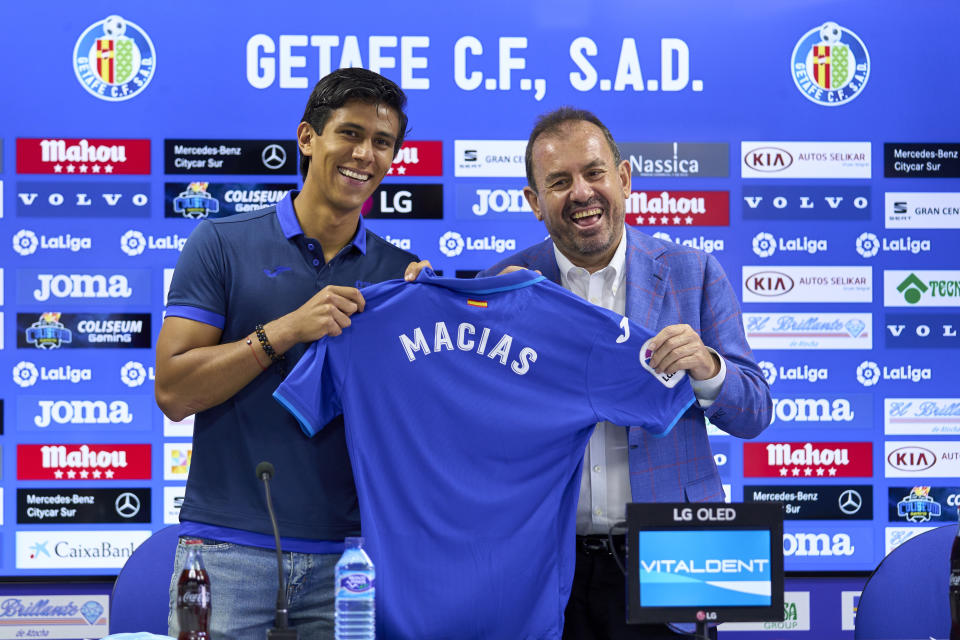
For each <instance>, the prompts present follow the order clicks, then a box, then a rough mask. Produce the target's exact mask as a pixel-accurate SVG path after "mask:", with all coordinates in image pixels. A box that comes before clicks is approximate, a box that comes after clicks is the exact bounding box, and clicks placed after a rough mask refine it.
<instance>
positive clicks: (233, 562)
mask: <svg viewBox="0 0 960 640" xmlns="http://www.w3.org/2000/svg"><path fill="white" fill-rule="evenodd" d="M201 554H202V556H203V565H204V567H205V568H206V570H207V574H208V575H209V576H210V599H211V612H210V613H211V615H210V636H211V638H212V640H247V639H249V640H264V638H266V633H267V630H268V629H271V628H272V627H273V625H274V619H275V613H276V604H277V552H276V551H275V550H273V549H261V548H259V547H246V546H242V545H238V544H232V543H229V542H215V541H211V540H204V544H203V545H202V547H201ZM186 555H187V553H186V545H184V543H183V540H182V539H181V540H180V543H179V544H178V545H177V555H176V560H175V561H174V572H173V577H172V578H171V580H170V617H169V619H168V622H167V625H168V627H169V635H171V636H173V637H174V638H176V637H177V634H178V633H179V632H180V629H179V625H178V624H177V580H178V579H179V577H180V571H181V570H182V568H183V563H184V560H185V559H186ZM337 560H339V556H337V555H334V554H313V553H297V552H292V553H288V552H284V554H283V573H284V580H285V581H286V582H287V600H288V605H287V606H288V610H289V612H290V613H289V620H290V626H291V627H294V628H296V629H297V631H298V632H299V635H300V637H301V638H310V639H311V640H313V639H314V638H318V639H321V640H333V582H334V568H335V567H336V564H337Z"/></svg>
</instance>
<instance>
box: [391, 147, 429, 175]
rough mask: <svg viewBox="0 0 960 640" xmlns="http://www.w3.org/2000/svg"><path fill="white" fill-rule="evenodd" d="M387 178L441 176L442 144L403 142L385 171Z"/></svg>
mask: <svg viewBox="0 0 960 640" xmlns="http://www.w3.org/2000/svg"><path fill="white" fill-rule="evenodd" d="M387 175H388V176H442V175H443V142H441V141H440V140H405V141H404V143H403V146H402V147H400V152H399V153H397V156H396V157H395V158H394V159H393V164H392V165H390V168H389V169H387Z"/></svg>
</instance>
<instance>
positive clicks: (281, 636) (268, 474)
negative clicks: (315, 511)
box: [256, 460, 298, 640]
mask: <svg viewBox="0 0 960 640" xmlns="http://www.w3.org/2000/svg"><path fill="white" fill-rule="evenodd" d="M274 472H275V469H274V468H273V465H272V464H270V463H269V462H267V461H266V460H264V461H263V462H261V463H260V464H258V465H257V469H256V474H257V478H259V479H260V480H263V486H264V491H265V493H266V496H267V511H268V512H269V513H270V524H271V525H272V526H273V538H274V541H275V542H276V546H277V615H276V618H275V619H274V625H273V629H270V630H268V631H267V640H298V636H297V630H296V629H291V628H289V626H288V625H287V589H286V587H285V586H284V584H283V552H282V551H281V550H280V528H279V527H278V526H277V515H276V514H275V513H274V511H273V500H271V499H270V479H271V478H272V477H273V474H274Z"/></svg>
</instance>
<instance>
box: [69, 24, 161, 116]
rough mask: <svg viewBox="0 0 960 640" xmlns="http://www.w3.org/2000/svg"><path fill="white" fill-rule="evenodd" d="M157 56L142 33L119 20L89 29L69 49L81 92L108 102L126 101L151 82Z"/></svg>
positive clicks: (151, 43)
mask: <svg viewBox="0 0 960 640" xmlns="http://www.w3.org/2000/svg"><path fill="white" fill-rule="evenodd" d="M156 64H157V55H156V51H154V49H153V42H151V41H150V38H149V37H148V36H147V34H146V32H145V31H144V30H143V29H141V28H140V27H138V26H137V25H136V24H134V23H132V22H130V21H129V20H124V19H123V18H121V17H120V16H107V17H106V18H105V19H103V20H101V21H100V22H95V23H93V24H92V25H90V26H89V27H88V28H87V30H86V31H84V32H83V34H81V36H80V38H79V39H78V40H77V45H76V47H74V49H73V69H74V71H75V72H76V74H77V79H78V80H79V81H80V84H82V85H83V88H84V89H86V90H87V91H89V92H90V93H92V94H93V95H95V96H96V97H98V98H100V99H101V100H109V101H111V102H119V101H121V100H129V99H130V98H132V97H134V96H135V95H137V94H138V93H140V92H141V91H143V90H144V89H145V88H146V86H147V85H148V84H150V80H152V79H153V74H154V70H155V69H156Z"/></svg>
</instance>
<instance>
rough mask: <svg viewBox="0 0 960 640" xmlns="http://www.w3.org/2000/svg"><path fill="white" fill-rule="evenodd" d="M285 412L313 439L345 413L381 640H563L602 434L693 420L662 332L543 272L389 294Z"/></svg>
mask: <svg viewBox="0 0 960 640" xmlns="http://www.w3.org/2000/svg"><path fill="white" fill-rule="evenodd" d="M363 295H364V298H365V299H366V309H365V310H364V311H363V312H362V313H358V314H355V315H353V316H352V317H351V320H352V324H351V326H350V327H348V328H347V329H346V330H344V332H343V334H342V335H341V336H338V337H334V338H324V339H323V340H320V341H318V342H316V343H314V344H313V345H311V346H310V348H309V349H308V350H307V353H306V354H305V355H304V356H303V358H302V359H301V360H300V362H299V364H298V365H297V366H296V367H295V368H294V369H293V371H291V373H290V375H289V377H288V378H287V379H286V381H285V382H284V383H283V384H281V385H280V387H279V388H278V389H277V391H276V392H275V393H274V396H275V397H276V398H277V399H278V400H279V401H280V402H281V403H282V404H283V405H284V406H285V407H287V409H288V410H290V411H291V413H293V414H294V415H295V416H296V418H297V419H298V420H299V421H300V424H301V426H302V428H303V430H304V431H305V432H306V433H307V434H308V435H313V434H315V433H316V432H317V431H318V430H319V429H322V428H323V426H324V425H325V424H327V422H329V420H330V419H331V418H332V417H333V416H335V415H337V414H339V413H341V412H342V413H343V415H344V420H345V423H346V435H347V446H348V449H349V451H350V458H351V461H352V463H353V472H354V476H355V479H356V483H357V493H358V496H359V500H360V518H361V523H362V528H363V535H364V537H365V539H366V545H365V546H366V548H367V553H368V554H369V555H370V557H371V559H372V560H373V562H374V565H375V566H376V590H377V636H378V637H381V638H390V639H392V640H394V639H402V638H410V639H416V640H430V639H437V640H439V639H450V638H457V639H458V640H465V639H476V640H498V639H503V640H520V639H523V638H531V639H533V638H536V639H540V638H559V637H560V635H561V631H562V628H563V611H564V607H565V606H566V603H567V599H568V596H569V594H570V584H571V581H572V579H573V567H574V533H575V531H574V526H575V520H576V507H577V499H578V496H579V484H580V465H581V464H582V459H583V452H584V448H585V446H586V443H587V440H588V439H589V437H590V434H591V432H592V429H593V426H594V424H596V423H597V422H600V421H602V420H609V421H611V422H613V423H615V424H622V425H641V426H644V427H646V428H647V429H649V430H650V431H652V432H654V433H665V432H666V431H668V430H669V429H670V428H671V427H672V426H673V424H674V423H675V421H676V420H677V419H678V418H679V417H680V416H681V415H682V414H683V412H684V411H686V410H687V408H689V407H690V405H691V404H692V403H693V402H694V396H693V391H692V389H691V387H690V384H689V381H688V380H687V379H686V377H685V375H684V374H683V372H679V373H677V374H674V375H658V374H656V373H655V372H654V371H653V370H652V369H651V368H649V364H648V363H647V359H648V356H649V353H648V350H647V345H646V343H647V341H648V340H649V339H650V338H651V337H652V334H650V332H649V331H647V330H646V329H644V328H642V327H641V326H639V325H637V324H634V323H633V322H630V321H629V320H627V319H626V318H624V317H623V316H620V315H618V314H615V313H613V312H610V311H607V310H605V309H601V308H599V307H595V306H593V305H591V304H588V303H587V302H585V301H583V300H581V299H580V298H578V297H576V296H575V295H573V294H572V293H570V292H569V291H566V290H565V289H563V288H562V287H559V286H557V285H555V284H553V283H551V282H549V281H548V280H546V279H544V278H543V277H542V276H540V275H538V274H537V273H535V272H532V271H517V272H514V273H510V274H507V275H503V276H496V277H491V278H477V279H473V280H464V279H454V278H439V277H436V276H435V275H433V274H432V272H429V271H427V270H425V271H424V272H422V273H421V275H420V277H419V278H418V279H417V281H416V282H413V283H408V282H403V281H400V280H394V281H388V282H383V283H380V284H377V285H373V286H370V287H367V288H365V289H364V290H363Z"/></svg>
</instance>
